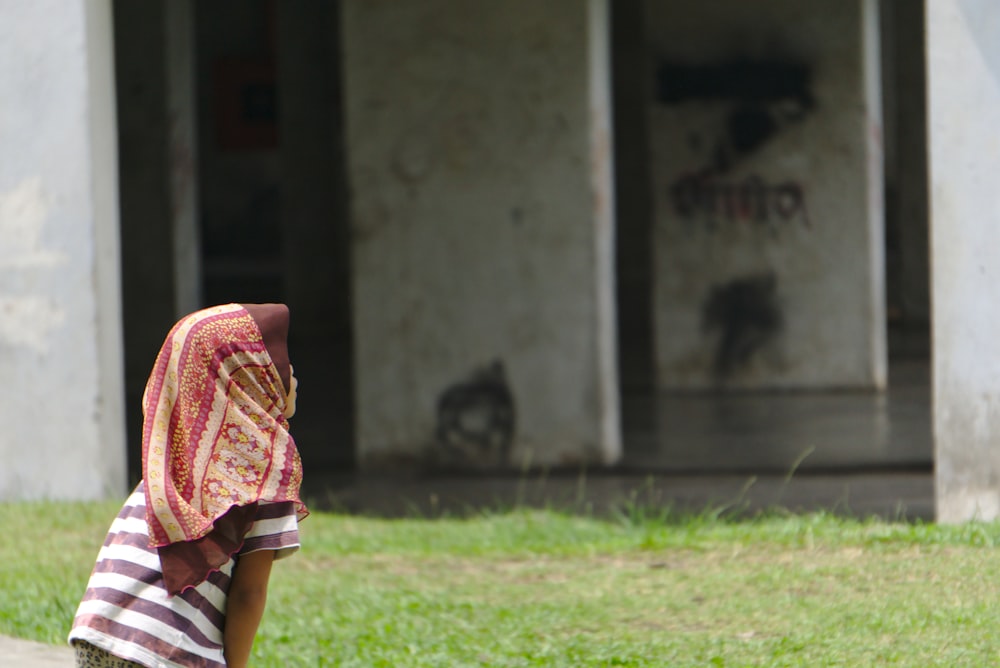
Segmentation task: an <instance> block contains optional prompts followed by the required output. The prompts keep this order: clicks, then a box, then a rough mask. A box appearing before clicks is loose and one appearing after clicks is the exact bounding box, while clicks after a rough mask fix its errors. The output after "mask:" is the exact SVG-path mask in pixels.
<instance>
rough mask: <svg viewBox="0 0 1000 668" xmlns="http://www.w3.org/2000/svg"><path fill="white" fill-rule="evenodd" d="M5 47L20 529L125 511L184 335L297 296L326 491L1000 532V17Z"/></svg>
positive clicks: (672, 17) (499, 7)
mask: <svg viewBox="0 0 1000 668" xmlns="http://www.w3.org/2000/svg"><path fill="white" fill-rule="evenodd" d="M0 15H3V16H4V21H3V22H0V36H2V37H3V39H2V40H0V54H2V56H3V57H0V81H2V82H3V83H4V84H5V87H6V89H7V92H8V95H7V98H6V99H7V100H8V102H7V103H5V104H4V105H3V107H2V108H0V155H3V156H5V157H4V158H2V159H0V230H2V232H3V233H4V234H3V239H4V241H3V243H2V244H0V372H2V373H3V376H4V377H5V378H7V379H9V381H10V382H9V383H8V390H7V392H6V393H5V394H4V399H5V400H4V401H3V402H0V416H2V417H3V418H4V422H5V423H6V424H7V425H8V427H7V429H5V431H4V435H3V436H2V437H0V447H2V448H3V450H2V451H3V453H4V455H5V456H6V458H7V461H8V462H12V465H11V466H8V467H6V468H5V470H4V472H3V473H2V474H0V499H10V498H38V497H60V498H94V497H97V496H101V495H104V494H107V493H112V492H114V493H119V492H121V491H123V490H124V488H125V486H126V484H127V482H128V479H129V478H134V477H135V476H136V474H137V469H138V459H137V453H138V447H139V445H138V434H139V425H140V424H141V415H140V414H139V410H138V407H139V398H140V397H141V394H142V389H143V385H144V383H145V379H146V374H147V373H148V370H149V366H150V364H151V362H152V359H153V357H154V355H155V352H156V350H157V348H158V347H159V344H160V342H161V340H162V337H163V335H164V333H165V332H166V330H167V328H168V327H169V326H170V324H171V323H172V322H173V321H174V320H175V318H176V317H177V316H178V315H179V314H182V313H185V312H188V311H190V310H193V309H195V308H198V307H200V306H202V305H206V304H210V303H219V302H229V301H253V302H261V301H277V300H280V301H284V302H287V303H288V304H290V306H291V308H292V313H293V326H292V337H293V338H292V340H291V341H290V344H291V350H292V351H293V355H294V361H295V364H296V370H297V373H298V375H299V376H300V379H301V382H302V390H303V392H302V396H301V400H300V412H299V415H298V416H297V417H296V419H295V420H296V424H295V432H296V437H297V440H298V442H299V443H300V446H301V450H302V454H303V458H304V460H305V463H306V466H307V468H310V469H312V470H325V471H329V470H341V471H344V470H348V471H359V472H362V473H365V472H376V471H380V472H384V471H390V472H391V471H412V470H415V469H416V470H442V469H447V470H453V471H471V470H478V471H482V470H485V471H519V470H526V469H532V468H540V469H558V468H563V469H567V468H569V469H573V468H580V467H628V468H629V469H631V470H648V471H669V472H671V473H674V474H677V473H684V472H686V471H702V472H704V471H718V472H731V471H743V472H753V471H788V470H790V469H792V468H796V467H798V468H806V469H808V468H812V469H813V470H833V471H835V470H846V469H852V470H856V469H858V468H868V469H877V470H883V469H890V468H907V469H911V470H912V469H914V468H916V469H922V470H928V471H929V470H930V468H931V467H932V466H933V467H934V470H935V472H936V476H937V478H936V479H937V487H936V490H937V510H938V516H939V517H940V518H941V519H943V520H948V521H958V520H964V519H968V518H972V517H988V518H992V517H994V516H997V515H998V514H1000V485H998V484H997V483H996V480H997V479H998V478H1000V455H998V454H996V453H994V452H993V449H992V448H991V447H990V446H991V440H992V436H993V425H994V421H995V419H994V412H995V411H996V409H995V406H996V405H998V399H997V397H998V396H1000V380H994V374H992V371H993V367H994V366H998V365H1000V348H998V350H997V354H993V348H994V347H998V346H1000V344H997V345H994V344H993V343H992V340H991V338H990V336H989V333H990V331H991V325H992V323H993V322H995V321H996V319H995V318H994V317H993V310H994V309H993V307H992V306H991V304H990V303H989V301H988V300H987V299H985V298H984V297H983V295H986V294H988V292H987V290H988V286H989V285H990V282H991V279H992V276H993V274H994V273H995V272H998V271H1000V264H998V262H1000V261H997V260H993V259H992V256H993V255H996V254H995V253H991V250H992V244H991V242H990V237H989V233H988V229H989V225H990V223H991V219H992V216H993V215H994V214H995V212H996V211H997V210H998V207H997V202H996V200H995V196H994V195H993V193H994V192H998V190H997V189H996V188H992V187H991V184H990V183H989V181H988V177H987V175H988V174H990V173H991V171H992V170H991V169H990V168H991V167H992V162H993V160H994V152H992V151H991V150H990V147H991V145H992V144H991V142H992V141H993V140H992V139H991V134H990V132H989V123H990V122H991V121H992V120H993V118H994V116H995V115H997V114H1000V93H998V90H1000V86H998V81H1000V78H998V77H1000V70H998V68H997V67H994V65H996V63H997V62H1000V47H998V46H996V45H995V44H994V41H991V40H990V39H989V38H988V36H989V35H991V34H994V33H992V32H991V29H992V27H994V25H995V24H996V22H997V21H1000V8H995V7H994V4H993V3H991V2H990V1H989V0H962V1H961V2H946V1H945V0H926V3H925V2H911V1H910V0H882V1H881V2H879V1H878V0H847V1H845V0H816V1H815V2H809V3H802V2H798V1H795V0H753V1H752V2H748V1H747V0H707V1H706V2H702V3H698V4H697V5H696V6H692V5H691V4H690V3H682V2H680V0H662V1H654V0H616V1H615V2H611V1H610V0H584V1H581V0H553V1H552V2H545V3H538V2H531V1H530V0H502V1H501V2H485V1H484V2H478V1H477V2H468V1H467V0H414V1H413V2H406V3H399V2H392V1H390V0H364V1H362V0H341V1H340V2H330V3H313V2H305V0H288V1H284V0H283V1H282V2H275V1H273V0H253V1H248V0H219V1H217V2H212V3H195V2H193V1H192V0H170V1H167V0H156V1H151V2H142V3H139V2H124V1H123V0H117V1H112V0H71V1H69V2H62V1H60V2H55V0H44V1H40V2H34V3H20V2H15V1H14V0H0ZM931 265H933V266H934V268H935V271H934V273H933V275H932V274H931V272H930V270H929V267H930V266H931ZM932 294H933V304H934V311H933V318H932V312H931V307H930V304H931V299H930V295H932ZM998 318H1000V316H998ZM932 321H933V326H932V324H931V322H932ZM932 328H933V334H934V335H933V336H930V331H931V329H932ZM931 370H933V373H931ZM996 375H997V377H998V378H1000V374H996ZM932 377H933V385H932V384H931V378H932ZM932 399H933V401H932ZM932 403H933V421H932V419H931V413H932V411H931V408H932ZM932 434H933V438H932Z"/></svg>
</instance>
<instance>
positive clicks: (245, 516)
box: [142, 304, 308, 594]
mask: <svg viewBox="0 0 1000 668" xmlns="http://www.w3.org/2000/svg"><path fill="white" fill-rule="evenodd" d="M251 310H252V311H253V313H255V314H257V315H258V317H261V316H262V315H263V316H268V317H262V318H261V322H270V323H274V322H278V323H279V326H278V328H277V331H279V332H280V333H281V337H279V338H281V341H280V345H272V347H275V348H281V349H282V350H286V349H285V348H283V346H285V345H286V343H285V341H284V339H283V336H284V334H285V333H287V323H288V310H287V308H286V307H285V306H283V305H277V304H275V305H253V306H251V305H248V307H247V308H244V307H243V306H240V305H239V304H228V305H225V306H216V307H213V308H208V309H204V310H202V311H198V312H196V313H193V314H191V315H189V316H187V317H185V318H184V319H182V320H181V321H180V322H178V323H177V324H176V325H174V327H173V329H171V330H170V333H169V334H168V335H167V338H166V340H165V341H164V343H163V347H162V348H161V349H160V353H159V355H158V356H157V358H156V364H155V366H154V367H153V371H152V373H151V374H150V377H149V381H148V382H147V384H146V391H145V394H144V395H143V399H142V402H143V404H142V405H143V416H144V421H143V434H142V471H143V480H144V482H145V493H146V520H147V523H148V524H149V535H150V544H151V545H152V546H154V547H156V548H157V549H158V551H159V553H160V561H161V565H162V566H163V574H164V581H165V582H166V585H167V589H168V591H169V592H170V593H172V594H173V593H177V592H180V591H183V590H184V589H186V588H188V587H192V586H194V585H196V584H198V583H199V582H201V581H203V580H204V579H205V578H206V577H208V575H209V574H210V573H211V572H212V571H213V570H216V569H218V568H220V567H221V566H222V565H223V564H225V563H226V562H227V561H228V560H229V558H230V557H231V556H232V555H233V554H234V553H236V552H237V551H238V550H239V549H240V547H241V545H242V543H243V537H244V535H245V534H246V532H247V531H249V529H250V525H251V524H252V522H253V517H254V515H255V511H256V506H257V503H258V502H260V501H271V502H280V501H293V502H295V503H296V506H297V509H298V514H299V519H302V518H304V517H305V516H306V515H307V514H308V511H307V510H306V507H305V505H304V504H303V503H302V501H301V500H300V499H299V486H300V484H301V482H302V463H301V461H300V459H299V453H298V450H297V449H296V447H295V441H294V440H292V437H291V435H290V434H289V433H288V420H287V419H286V418H285V416H284V414H283V413H284V409H285V400H286V389H285V382H284V381H283V379H282V377H281V376H282V375H284V374H282V373H281V372H279V370H278V368H277V367H276V366H275V364H274V361H273V360H272V358H271V355H270V354H269V351H268V348H267V347H266V346H265V343H264V341H265V337H264V335H263V334H262V332H261V326H259V325H258V321H257V320H255V319H254V316H253V315H251V312H250V311H251ZM281 324H283V325H284V327H283V329H282V327H281V326H280V325H281ZM268 327H269V329H272V330H273V329H274V327H272V326H271V325H268ZM272 334H273V332H272ZM272 338H273V337H272ZM279 355H280V353H279ZM283 356H284V364H287V352H285V353H284V355H283Z"/></svg>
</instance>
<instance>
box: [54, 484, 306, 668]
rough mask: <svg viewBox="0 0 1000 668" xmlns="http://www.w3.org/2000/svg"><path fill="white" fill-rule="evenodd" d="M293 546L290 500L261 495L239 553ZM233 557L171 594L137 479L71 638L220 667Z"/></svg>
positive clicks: (155, 662) (124, 653)
mask: <svg viewBox="0 0 1000 668" xmlns="http://www.w3.org/2000/svg"><path fill="white" fill-rule="evenodd" d="M298 547H299V533H298V521H297V519H296V514H295V506H294V504H293V503H291V502H286V503H261V504H260V506H259V509H258V513H257V516H256V518H255V520H254V523H253V526H252V527H251V529H250V531H249V533H247V535H246V538H245V540H244V543H243V547H242V548H240V551H239V554H246V553H248V552H256V551H258V550H275V559H280V558H282V557H286V556H288V555H290V554H292V553H293V552H295V551H296V550H297V549H298ZM235 564H236V560H235V559H230V560H229V562H228V563H226V564H225V565H224V566H223V567H222V568H221V569H220V570H218V571H215V572H213V573H212V574H211V575H209V576H208V579H207V580H205V581H204V582H202V583H201V584H199V585H197V586H196V587H194V588H193V589H187V590H186V591H184V592H183V593H181V594H177V595H176V596H168V595H167V591H166V589H165V588H164V584H163V573H162V571H161V568H160V557H159V554H158V553H157V551H156V548H152V547H150V546H149V533H148V530H147V525H146V499H145V494H144V493H143V484H142V483H141V482H140V483H139V486H138V487H136V488H135V491H133V492H132V495H131V496H130V497H129V498H128V500H126V501H125V505H124V506H123V507H122V509H121V512H119V513H118V517H117V518H115V521H114V522H113V523H112V524H111V529H110V530H109V531H108V536H107V538H106V539H105V541H104V546H103V547H102V548H101V551H100V552H99V553H98V555H97V564H96V565H95V566H94V571H93V573H92V574H91V576H90V581H89V582H88V583H87V592H86V594H84V597H83V601H82V602H81V603H80V607H79V608H78V609H77V612H76V618H75V619H74V620H73V629H72V630H71V631H70V634H69V640H70V642H71V643H72V641H73V640H76V639H81V640H86V641H87V642H89V643H91V644H92V645H96V646H97V647H100V648H102V649H104V650H105V651H107V652H110V653H111V654H114V655H115V656H118V657H121V658H123V659H129V660H131V661H135V662H136V663H140V664H142V665H144V666H151V667H153V668H166V667H171V668H173V667H175V666H184V667H189V666H198V667H205V668H224V666H225V665H226V660H225V658H224V656H223V647H222V632H223V628H224V627H225V618H226V596H227V593H228V591H229V583H230V579H231V576H232V572H233V567H234V566H235Z"/></svg>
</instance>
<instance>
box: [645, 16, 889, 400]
mask: <svg viewBox="0 0 1000 668" xmlns="http://www.w3.org/2000/svg"><path fill="white" fill-rule="evenodd" d="M646 6H647V21H646V26H647V31H648V39H649V42H650V52H651V63H650V74H649V76H650V83H651V85H650V88H651V91H650V95H651V97H652V98H653V101H652V102H651V106H650V111H649V113H650V116H649V118H650V121H649V123H650V134H651V156H652V157H651V172H652V190H653V200H654V216H655V223H654V227H655V230H654V235H653V243H654V253H655V266H654V276H655V278H654V282H655V287H654V304H655V306H654V308H655V328H656V344H655V345H656V358H657V373H658V384H659V386H660V387H661V388H664V389H706V388H710V387H716V386H718V385H722V386H724V387H734V388H754V389H756V388H827V387H851V388H882V387H883V386H884V385H885V382H886V359H885V358H886V354H885V304H884V299H885V298H884V268H883V261H884V260H883V255H884V251H883V232H882V208H883V207H882V152H881V151H882V146H881V109H880V104H879V49H878V21H877V12H876V11H875V9H876V3H875V2H874V1H873V0H848V1H845V0H814V1H811V2H808V3H804V2H801V1H800V0H753V1H747V0H705V1H704V2H699V3H696V4H694V5H692V4H689V3H681V2H670V3H668V2H647V4H646ZM761 63H765V64H768V66H774V65H777V66H778V67H789V66H791V67H793V68H799V69H800V72H801V73H802V79H801V81H802V85H801V86H794V85H792V86H790V87H789V89H790V90H791V91H792V92H791V93H789V92H787V91H786V92H784V93H782V94H779V95H774V96H770V97H768V96H764V97H757V96H758V95H759V94H760V91H761V90H762V87H764V88H766V87H767V86H770V85H771V84H772V83H773V80H770V79H769V80H767V81H764V82H763V83H762V87H757V88H755V89H753V90H748V89H746V88H743V87H744V86H746V85H747V82H748V80H749V78H750V77H749V76H748V75H747V74H746V73H745V71H740V70H739V69H736V70H735V71H729V72H728V73H727V72H725V71H724V69H722V68H724V67H727V66H733V65H735V64H742V65H747V64H749V65H750V66H759V65H760V64H761ZM663 64H669V65H671V66H673V68H674V70H673V72H672V74H671V75H669V76H667V77H666V79H665V84H666V86H667V88H668V89H669V90H670V91H673V93H675V95H668V96H666V97H664V96H662V95H660V93H659V92H658V91H657V90H656V89H655V82H656V76H657V74H658V72H659V68H660V66H661V65H663ZM699 68H700V69H699ZM795 76H796V75H795V73H794V72H793V73H792V74H791V75H790V77H789V78H790V79H794V77H795ZM685 77H690V79H685ZM727 77H729V78H727ZM695 183H698V184H699V185H692V184H695ZM713 303H714V304H715V305H714V306H710V304H713ZM708 311H711V312H712V313H715V314H716V315H715V319H714V320H713V317H712V316H706V312H708ZM713 322H714V323H715V324H714V325H713V324H712V323H713ZM727 342H728V343H727Z"/></svg>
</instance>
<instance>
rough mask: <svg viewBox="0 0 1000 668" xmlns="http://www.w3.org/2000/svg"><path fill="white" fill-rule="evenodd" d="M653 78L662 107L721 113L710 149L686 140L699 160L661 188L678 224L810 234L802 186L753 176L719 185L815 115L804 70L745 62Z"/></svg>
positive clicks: (671, 67) (666, 70)
mask: <svg viewBox="0 0 1000 668" xmlns="http://www.w3.org/2000/svg"><path fill="white" fill-rule="evenodd" d="M657 77H658V78H657V99H658V101H659V102H660V103H662V104H665V105H679V104H683V103H685V102H689V101H696V102H717V103H719V104H724V105H726V106H727V109H728V110H727V111H726V113H725V121H724V124H723V127H722V128H721V130H720V132H719V133H718V136H716V137H714V138H712V139H711V141H710V142H707V143H706V142H704V141H703V140H702V138H701V137H699V136H691V137H689V138H688V141H689V142H690V143H691V144H692V146H693V147H694V148H695V150H697V151H698V152H699V153H703V154H704V155H705V160H704V162H703V163H702V164H700V165H697V166H696V167H695V168H694V169H692V170H690V171H688V172H687V173H685V174H682V175H681V176H680V177H679V178H678V179H677V180H676V181H674V182H673V183H671V184H669V186H668V187H669V188H670V201H671V204H672V206H673V209H674V212H675V213H676V214H677V215H678V216H679V217H680V218H681V219H683V220H685V221H688V222H691V221H694V220H707V221H710V222H711V223H718V222H747V223H757V224H763V225H767V226H769V227H770V229H771V230H772V231H777V230H778V229H779V226H780V224H782V223H792V224H797V225H801V226H804V227H809V226H810V219H809V212H808V208H807V206H806V196H805V188H804V186H803V185H802V184H800V183H797V182H794V181H787V180H778V181H776V182H774V181H769V180H768V179H767V178H766V177H765V176H761V175H757V174H754V175H751V176H747V177H745V178H739V179H734V178H727V174H730V173H731V172H732V170H733V168H734V167H736V166H737V165H738V164H739V163H740V162H742V161H744V160H745V159H746V158H747V157H748V156H750V155H752V154H754V153H755V152H757V151H758V150H759V149H760V148H761V147H763V146H765V145H766V144H767V143H768V142H769V141H771V140H772V139H773V138H774V137H776V136H777V135H778V134H780V133H781V132H782V131H783V130H784V129H786V128H787V127H789V126H790V125H792V124H795V123H799V122H801V121H802V120H803V119H804V118H806V116H807V115H808V114H809V113H810V112H811V111H812V110H813V109H814V108H815V106H816V102H815V100H814V98H813V95H812V92H811V88H812V86H811V72H810V69H809V68H808V67H807V66H805V65H803V64H800V63H796V62H792V61H781V60H764V61H761V60H751V59H737V60H733V61H730V62H726V63H722V64H716V65H687V64H677V63H663V64H661V65H660V67H659V70H658V72H657ZM710 229H711V227H710Z"/></svg>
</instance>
